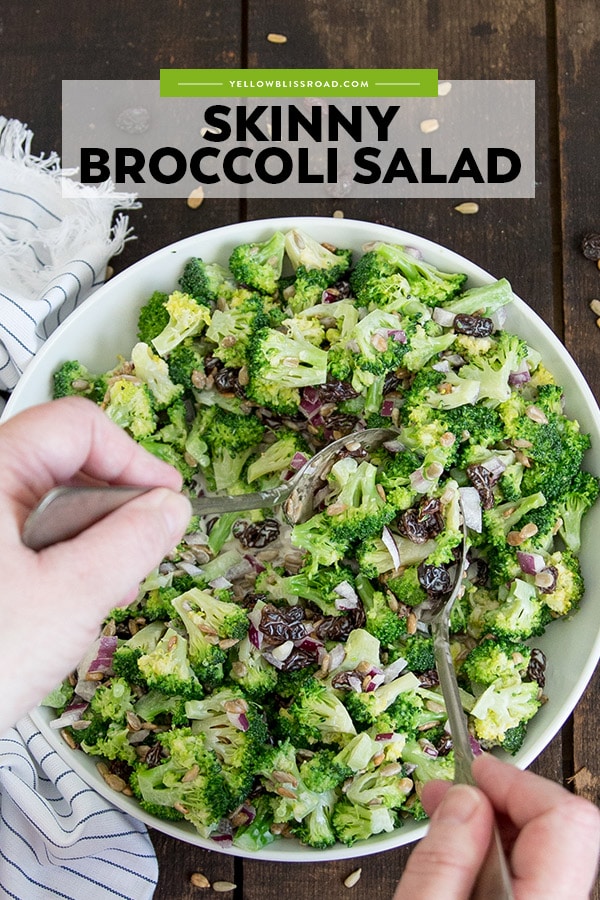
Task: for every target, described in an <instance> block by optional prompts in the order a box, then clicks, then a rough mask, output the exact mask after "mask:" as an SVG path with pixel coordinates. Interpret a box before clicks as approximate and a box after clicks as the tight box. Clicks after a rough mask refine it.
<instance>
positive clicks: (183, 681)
mask: <svg viewBox="0 0 600 900" xmlns="http://www.w3.org/2000/svg"><path fill="white" fill-rule="evenodd" d="M187 649H188V642H187V641H186V639H185V638H184V637H182V636H181V635H180V634H178V633H177V632H176V631H175V630H174V629H173V628H168V629H167V631H166V632H165V634H164V636H163V637H162V638H161V639H160V641H159V642H158V643H157V645H156V647H155V648H154V650H152V651H150V652H149V653H144V654H143V655H142V656H140V658H139V659H138V667H139V670H140V672H141V673H142V675H143V676H144V678H145V679H146V682H147V684H148V687H149V688H150V689H151V690H157V691H161V693H163V694H169V695H170V696H181V697H185V698H189V699H193V698H196V697H202V694H203V690H202V685H201V684H200V682H199V681H198V678H197V677H196V675H195V673H194V671H193V670H192V668H191V666H190V663H189V661H188V657H187Z"/></svg>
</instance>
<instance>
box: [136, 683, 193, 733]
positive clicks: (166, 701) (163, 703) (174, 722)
mask: <svg viewBox="0 0 600 900" xmlns="http://www.w3.org/2000/svg"><path fill="white" fill-rule="evenodd" d="M186 702H187V701H186V700H184V698H183V697H174V696H169V695H168V694H163V693H161V692H160V691H148V693H146V694H144V695H143V696H142V697H140V699H139V700H138V701H137V703H136V704H135V706H134V712H135V714H136V716H137V717H138V718H139V719H140V721H142V722H154V720H155V719H157V718H159V717H162V716H167V717H168V720H169V722H170V723H171V726H172V727H175V726H180V725H189V721H188V717H187V715H186V712H185V704H186Z"/></svg>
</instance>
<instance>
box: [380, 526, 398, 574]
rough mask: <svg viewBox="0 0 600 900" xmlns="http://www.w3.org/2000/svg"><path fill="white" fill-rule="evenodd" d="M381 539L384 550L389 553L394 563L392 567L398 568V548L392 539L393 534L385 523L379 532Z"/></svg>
mask: <svg viewBox="0 0 600 900" xmlns="http://www.w3.org/2000/svg"><path fill="white" fill-rule="evenodd" d="M381 540H382V541H383V543H384V545H385V548H386V550H387V551H388V553H389V554H390V556H391V558H392V562H393V564H394V569H399V568H400V552H399V550H398V545H397V544H396V541H395V540H394V535H393V534H392V532H391V531H390V529H389V528H388V527H387V525H384V526H383V531H382V532H381Z"/></svg>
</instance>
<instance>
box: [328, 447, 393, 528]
mask: <svg viewBox="0 0 600 900" xmlns="http://www.w3.org/2000/svg"><path fill="white" fill-rule="evenodd" d="M376 479H377V467H376V466H374V465H372V464H371V463H369V462H366V461H365V460H363V461H362V462H360V463H358V462H357V460H356V459H354V458H353V457H351V456H349V457H345V458H344V459H341V460H338V462H336V463H335V464H334V465H333V467H332V469H331V473H330V476H329V481H330V483H331V484H332V485H333V486H334V492H335V497H334V499H333V502H330V505H329V506H328V508H327V515H328V517H329V520H330V528H331V533H332V536H333V539H334V541H341V542H344V541H345V542H346V543H347V544H350V543H352V542H356V541H365V540H368V539H369V538H371V537H375V536H376V535H380V534H381V531H382V529H383V526H384V525H386V524H387V523H388V522H390V521H391V520H392V519H393V518H394V516H395V512H396V511H395V509H394V508H393V507H392V506H390V505H389V504H388V503H387V502H386V501H385V500H384V499H383V498H382V496H381V494H380V493H379V491H378V490H377V484H376ZM338 510H339V511H338Z"/></svg>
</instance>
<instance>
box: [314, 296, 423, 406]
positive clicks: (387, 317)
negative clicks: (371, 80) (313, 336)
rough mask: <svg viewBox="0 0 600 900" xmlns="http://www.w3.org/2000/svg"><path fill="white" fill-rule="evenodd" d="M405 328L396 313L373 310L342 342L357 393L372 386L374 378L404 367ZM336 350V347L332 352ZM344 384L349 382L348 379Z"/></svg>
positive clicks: (346, 378) (360, 320)
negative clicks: (401, 366)
mask: <svg viewBox="0 0 600 900" xmlns="http://www.w3.org/2000/svg"><path fill="white" fill-rule="evenodd" d="M406 327H408V326H407V325H406V323H405V321H404V320H403V319H402V318H401V317H400V316H399V315H398V314H397V313H393V312H386V311H385V310H381V309H374V310H373V311H372V312H370V313H367V315H366V316H364V317H363V318H362V319H359V321H358V322H357V323H356V325H355V326H354V328H353V329H352V331H350V333H349V334H348V335H346V336H345V337H344V338H342V339H341V343H342V349H343V351H344V352H345V354H346V358H347V361H348V364H349V366H350V370H351V372H352V373H353V377H352V386H353V387H354V389H355V390H356V391H358V392H359V393H360V392H361V390H364V388H365V387H368V386H370V385H371V384H372V383H373V380H374V378H373V376H375V375H384V374H385V373H386V372H390V371H392V370H393V369H397V368H398V367H399V366H400V365H402V362H403V359H404V356H405V354H406V352H407V350H408V344H407V342H406V332H405V329H406ZM335 347H336V345H335V344H334V345H333V347H332V351H334V350H335ZM332 351H330V352H332ZM343 380H349V379H348V376H347V375H346V376H345V378H344V379H343Z"/></svg>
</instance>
